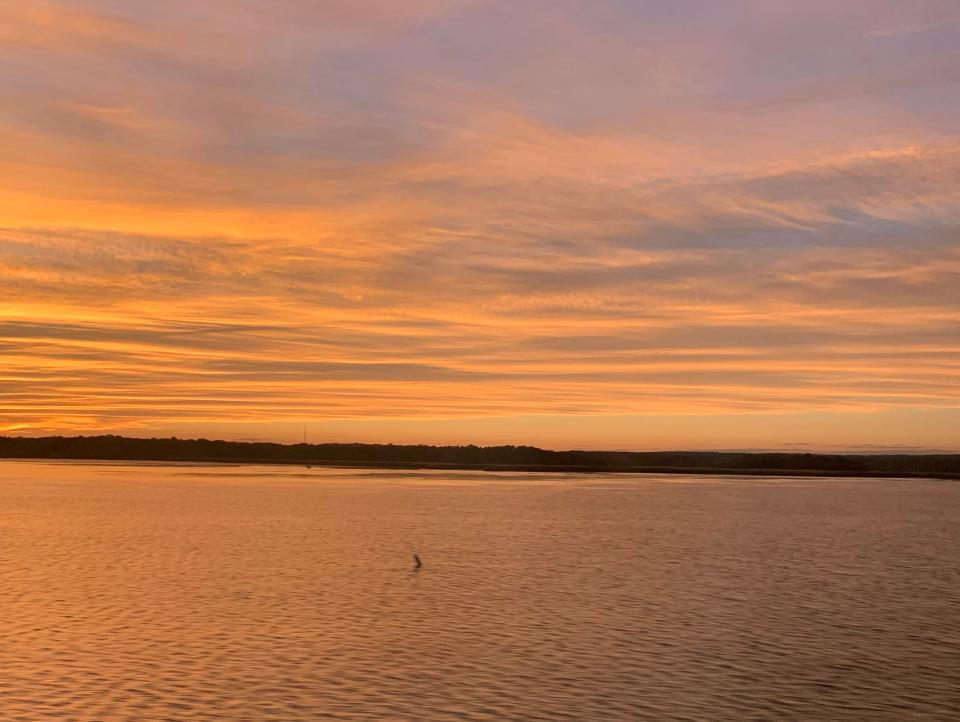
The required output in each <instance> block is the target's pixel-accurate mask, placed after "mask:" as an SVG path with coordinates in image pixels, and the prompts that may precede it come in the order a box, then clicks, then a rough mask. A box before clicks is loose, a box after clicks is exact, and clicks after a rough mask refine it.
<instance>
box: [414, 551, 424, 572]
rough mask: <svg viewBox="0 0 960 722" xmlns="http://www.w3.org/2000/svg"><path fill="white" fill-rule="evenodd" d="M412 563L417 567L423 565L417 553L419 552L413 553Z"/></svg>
mask: <svg viewBox="0 0 960 722" xmlns="http://www.w3.org/2000/svg"><path fill="white" fill-rule="evenodd" d="M413 565H414V566H415V567H416V568H417V569H419V568H420V567H422V566H423V562H422V561H420V555H419V554H414V555H413Z"/></svg>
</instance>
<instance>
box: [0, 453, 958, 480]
mask: <svg viewBox="0 0 960 722" xmlns="http://www.w3.org/2000/svg"><path fill="white" fill-rule="evenodd" d="M0 461H90V462H97V461H114V462H131V463H137V462H155V463H170V464H224V465H228V464H235V465H237V466H246V465H250V466H307V467H311V468H322V469H384V470H407V471H484V472H490V473H496V472H529V473H541V474H550V473H553V474H674V475H677V476H689V475H697V476H776V477H802V478H817V477H821V478H848V479H850V478H867V479H935V480H940V481H960V473H950V472H943V473H936V472H920V471H912V472H911V471H902V472H892V471H890V472H886V471H834V470H830V469H734V468H721V467H676V466H635V467H634V466H624V467H609V466H550V465H546V464H499V465H497V464H445V463H429V462H401V461H395V462H375V463H363V462H358V461H341V462H337V461H328V460H323V461H310V460H307V461H284V460H280V459H201V458H193V457H189V458H181V459H173V458H171V459H151V458H143V459H133V458H123V459H108V458H91V457H82V458H79V457H63V458H50V457H37V456H19V457H13V456H0Z"/></svg>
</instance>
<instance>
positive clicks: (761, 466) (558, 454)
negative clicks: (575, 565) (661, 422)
mask: <svg viewBox="0 0 960 722" xmlns="http://www.w3.org/2000/svg"><path fill="white" fill-rule="evenodd" d="M0 458H33V459H103V460H143V461H215V462H230V461H233V462H264V463H298V464H318V465H322V464H343V465H360V466H399V467H414V466H416V467H436V468H510V469H532V470H557V469H562V470H583V471H628V470H677V471H679V470H684V471H699V472H722V471H736V472H747V473H749V472H753V473H759V472H764V471H776V472H791V471H796V472H805V473H812V472H830V473H832V474H842V475H860V474H863V475H888V476H889V475H892V474H903V475H907V476H910V475H914V476H943V477H947V478H953V477H958V478H960V454H925V455H909V454H900V455H852V454H802V453H740V452H712V451H676V452H674V451H652V452H628V451H549V450H546V449H539V448H537V447H534V446H474V445H472V444H471V445H467V446H429V445H423V444H417V445H395V444H275V443H268V442H240V441H217V440H209V439H178V438H176V437H174V438H169V439H156V438H150V439H146V438H130V437H124V436H115V435H104V436H74V437H66V436H46V437H22V436H0Z"/></svg>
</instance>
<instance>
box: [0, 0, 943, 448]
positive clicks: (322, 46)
mask: <svg viewBox="0 0 960 722" xmlns="http://www.w3.org/2000/svg"><path fill="white" fill-rule="evenodd" d="M0 56H2V63H0V93H2V99H3V102H2V103H0V168H2V169H0V174H2V180H3V182H2V185H0V226H2V228H0V433H5V434H25V435H46V434H51V433H57V434H71V435H72V434H80V433H83V434H92V433H107V432H109V433H121V434H128V435H136V436H154V435H157V436H159V435H163V436H168V435H177V436H180V437H194V436H206V437H210V438H213V437H216V438H228V439H258V440H260V439H267V440H276V441H298V440H300V439H301V437H302V434H303V430H304V427H306V429H307V433H308V434H309V438H310V440H311V441H317V442H319V441H376V442H380V441H392V442H397V443H408V442H426V443H470V442H474V443H484V444H486V443H533V444H537V445H540V446H545V447H550V448H572V447H583V448H610V449H612V448H617V449H638V450H643V449H676V448H700V449H708V448H722V449H731V448H763V449H767V448H776V449H790V450H815V449H822V450H836V449H850V450H879V449H900V448H903V449H908V450H920V449H953V450H956V449H958V448H960V439H958V436H960V435H958V429H960V326H958V322H960V133H958V131H960V3H957V1H956V0H911V1H910V2H904V1H903V0H806V1H803V2H801V1H800V0H724V1H723V2H719V1H717V0H204V1H203V2H197V1H196V0H163V1H162V2H159V1H156V0H154V1H152V2H148V1H147V0H50V1H46V0H43V1H38V0H16V1H15V2H4V3H2V4H0Z"/></svg>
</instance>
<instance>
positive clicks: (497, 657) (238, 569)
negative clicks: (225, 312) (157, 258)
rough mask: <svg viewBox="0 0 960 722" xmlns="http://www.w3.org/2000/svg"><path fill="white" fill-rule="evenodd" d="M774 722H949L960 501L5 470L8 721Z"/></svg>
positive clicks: (955, 696)
mask: <svg viewBox="0 0 960 722" xmlns="http://www.w3.org/2000/svg"><path fill="white" fill-rule="evenodd" d="M414 551H419V552H420V554H421V556H422V557H423V559H424V567H423V568H422V569H421V570H419V571H414V570H413V569H412V557H411V555H412V553H413V552H414ZM774 718H776V719H831V720H847V719H850V720H853V719H857V720H878V719H890V720H894V719H896V720H902V719H911V718H913V719H924V720H945V719H957V718H960V484H957V483H951V482H935V481H916V480H913V481H896V480H890V481H880V480H856V479H762V478H737V477H722V478H717V477H714V478H711V477H699V478H696V477H661V476H630V477H626V476H615V477H605V476H575V475H557V476H545V475H524V474H502V475H493V474H480V473H476V474H475V473H460V472H437V473H393V472H366V471H360V472H358V471H345V470H322V469H312V470H307V469H304V468H278V467H251V466H236V467H223V466H164V465H148V464H138V465H125V464H66V463H64V464H54V463H38V462H2V463H0V719H2V720H4V721H5V722H7V721H10V722H12V721H14V720H25V721H28V722H40V721H42V720H57V721H58V722H59V721H64V720H70V721H75V722H93V721H94V720H96V721H97V722H110V721H113V720H131V721H132V720H136V721H137V722H155V721H161V720H217V721H218V722H219V721H228V722H244V721H247V720H249V721H250V722H254V721H257V722H260V721H263V720H276V721H281V720H282V721H283V722H296V721H299V720H311V721H313V720H323V719H342V720H411V721H413V720H416V721H417V722H420V721H424V722H429V721H431V720H524V721H526V720H643V719H656V720H673V719H697V720H700V719H704V720H719V719H737V720H739V719H774Z"/></svg>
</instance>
